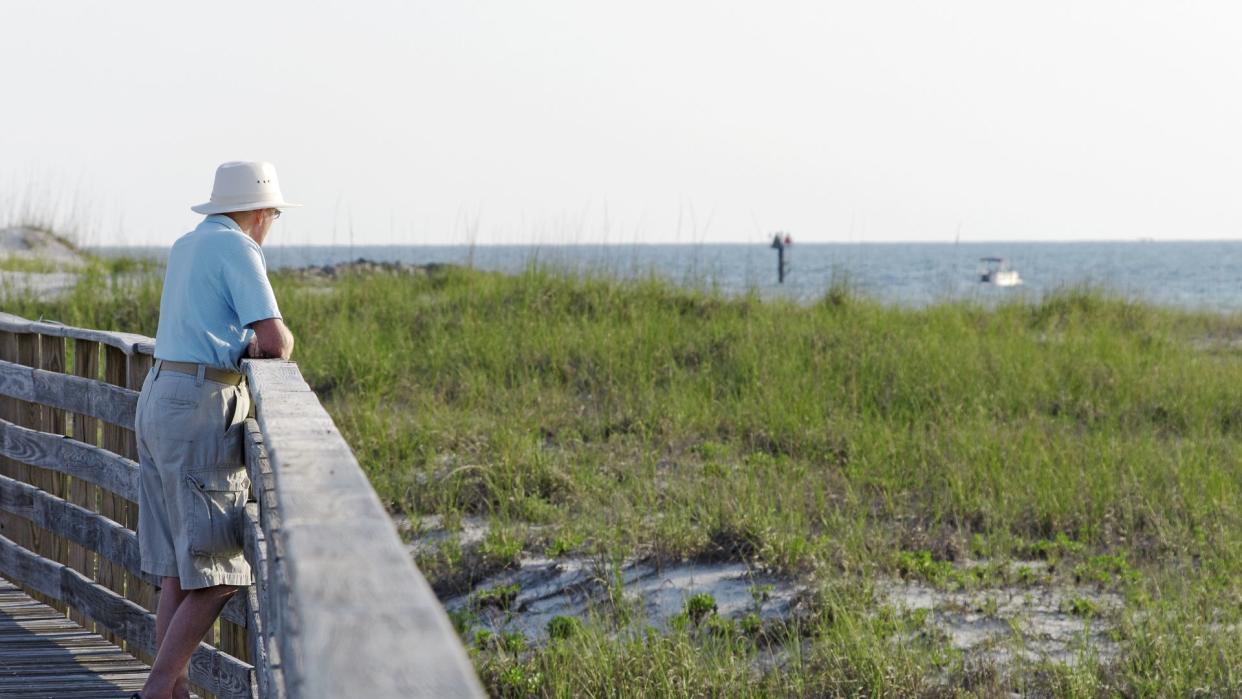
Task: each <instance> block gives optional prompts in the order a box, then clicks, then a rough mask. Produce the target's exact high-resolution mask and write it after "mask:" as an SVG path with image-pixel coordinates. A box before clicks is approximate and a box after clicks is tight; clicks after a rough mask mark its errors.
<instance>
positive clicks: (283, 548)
mask: <svg viewBox="0 0 1242 699" xmlns="http://www.w3.org/2000/svg"><path fill="white" fill-rule="evenodd" d="M243 370H244V372H245V374H246V376H247V378H248V380H249V383H250V394H251V397H252V398H253V399H254V402H255V414H256V418H257V427H258V429H259V431H260V432H261V435H262V443H261V444H254V446H253V447H252V448H250V449H247V451H248V453H250V454H258V455H259V456H260V460H261V459H262V456H263V455H265V456H266V458H267V460H268V461H270V471H271V473H272V474H273V475H274V479H273V480H274V482H273V483H271V485H272V486H273V487H272V488H271V489H270V490H269V493H272V494H274V496H275V502H274V503H267V504H274V505H275V507H274V508H269V509H274V510H275V512H274V513H273V514H275V515H276V516H275V517H269V518H267V519H266V520H263V518H260V519H261V520H262V521H261V525H262V532H261V534H262V537H263V541H264V543H265V548H266V552H265V553H266V555H265V559H266V560H265V564H266V567H267V569H268V570H267V573H268V578H269V585H268V590H267V593H268V599H267V600H264V599H263V597H260V600H259V609H260V610H261V611H266V610H267V609H271V608H273V607H275V608H276V609H278V610H280V614H279V615H272V616H271V618H268V617H267V616H266V615H265V616H264V618H263V619H262V620H261V623H263V626H264V627H265V628H267V629H269V630H270V633H271V634H273V636H274V637H275V640H276V644H275V646H276V650H278V652H279V656H280V659H281V670H282V674H283V682H284V685H285V690H286V691H287V692H288V694H289V696H297V697H307V698H312V699H318V698H320V697H322V698H324V699H328V698H329V697H331V698H335V697H341V696H365V697H394V698H395V697H481V696H484V695H483V690H482V687H481V686H480V685H479V683H478V679H477V678H476V677H475V674H474V670H473V668H472V667H471V665H470V661H469V659H468V658H467V656H466V653H465V651H464V649H463V648H462V646H461V643H460V641H459V640H458V636H457V633H456V632H455V631H454V630H453V627H452V625H451V624H450V623H449V620H448V617H447V616H446V615H445V613H444V610H443V607H442V606H441V605H440V602H439V600H438V599H437V598H436V596H435V594H434V593H433V592H432V591H431V587H430V586H429V585H428V584H427V581H426V580H425V579H424V578H423V576H422V574H421V573H419V572H418V569H417V568H415V566H414V562H413V560H412V559H411V558H410V555H409V553H408V552H407V551H406V550H405V547H404V546H402V544H401V540H400V538H399V537H398V535H397V530H396V527H395V526H394V525H393V523H392V519H391V518H390V517H389V516H388V513H387V512H386V511H385V510H384V507H383V505H382V504H381V503H380V500H379V497H378V496H377V495H376V494H375V491H374V490H373V489H372V488H371V484H370V483H369V482H368V481H367V479H366V476H365V475H364V474H363V472H362V469H361V467H359V465H358V461H357V460H356V459H355V458H354V454H353V452H352V451H351V450H350V448H349V445H348V444H346V443H345V440H344V438H343V437H341V434H340V432H339V431H338V430H337V428H336V425H335V424H333V422H332V419H331V418H330V417H329V416H328V413H327V411H325V410H324V409H323V406H322V405H320V403H319V399H318V398H317V397H316V396H315V394H314V392H313V391H311V389H310V387H309V386H307V384H306V381H305V380H303V378H302V375H301V372H299V371H298V370H297V367H296V365H295V364H292V363H290V362H280V361H275V360H247V361H244V362H243ZM248 434H249V435H251V440H248V441H252V442H253V441H254V440H253V435H254V431H253V429H252V430H250V431H248ZM255 466H258V468H255ZM255 466H252V469H253V470H252V474H253V475H252V481H255V482H256V483H258V482H261V479H263V478H264V476H265V474H264V473H263V466H262V464H261V463H260V464H257V465H255ZM264 485H266V484H264ZM259 504H260V510H262V509H263V506H264V504H265V500H264V498H263V497H260V499H259ZM257 534H258V533H256V536H257ZM272 580H274V581H275V582H276V584H275V585H272V584H270V581H272ZM273 650H274V649H273V648H271V647H269V648H268V652H269V653H271V652H272V651H273Z"/></svg>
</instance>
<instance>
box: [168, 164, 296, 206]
mask: <svg viewBox="0 0 1242 699" xmlns="http://www.w3.org/2000/svg"><path fill="white" fill-rule="evenodd" d="M293 206H301V204H291V203H289V202H287V201H285V198H284V197H283V196H281V194H280V184H279V183H278V182H277V181H276V166H274V165H272V164H271V163H267V162H263V161H258V162H252V163H251V162H237V161H235V162H230V163H225V164H223V165H221V166H220V167H218V168H216V182H215V185H213V186H212V188H211V201H209V202H207V203H206V204H199V205H198V206H191V207H190V210H191V211H193V212H195V213H199V214H227V213H230V212H233V211H253V210H255V209H286V208H289V207H293Z"/></svg>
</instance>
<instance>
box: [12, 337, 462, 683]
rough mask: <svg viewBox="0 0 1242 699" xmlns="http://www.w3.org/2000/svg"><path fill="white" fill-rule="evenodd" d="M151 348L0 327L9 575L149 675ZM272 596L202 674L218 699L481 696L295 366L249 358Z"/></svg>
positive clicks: (261, 559) (260, 599)
mask: <svg viewBox="0 0 1242 699" xmlns="http://www.w3.org/2000/svg"><path fill="white" fill-rule="evenodd" d="M154 350H155V345H154V341H153V340H151V339H150V338H147V337H143V336H140V335H132V334H127V333H116V332H102V331H96V330H90V329H83V328H72V327H67V326H63V325H59V324H56V323H48V322H34V321H29V320H26V319H23V318H19V317H16V316H13V315H9V314H6V313H0V574H2V575H4V576H5V577H7V578H8V579H9V580H11V581H12V582H14V583H16V584H18V585H20V586H22V587H23V588H24V589H25V590H26V591H27V592H28V593H30V594H31V595H33V596H35V597H36V598H37V599H40V600H42V601H44V602H47V603H48V604H51V605H53V606H54V607H56V608H57V609H60V610H62V611H64V612H65V613H67V614H68V615H69V616H70V617H71V618H73V619H74V620H76V621H78V622H79V623H82V624H83V625H85V626H87V627H88V628H94V629H95V630H96V631H98V632H99V633H101V634H103V635H104V636H105V637H107V638H109V639H111V640H113V641H114V642H115V643H117V644H119V645H122V647H124V648H126V649H127V650H129V652H131V653H132V654H134V655H135V656H138V657H140V658H143V659H145V660H147V661H148V662H149V661H150V659H151V656H152V655H153V654H154V651H155V618H154V614H153V612H154V610H155V608H156V603H157V600H158V590H157V589H156V584H157V583H158V580H156V579H154V578H152V577H151V576H149V575H147V574H145V573H143V572H142V571H141V569H140V567H139V556H138V539H137V535H136V534H135V528H136V525H137V522H138V505H137V501H138V464H137V463H136V461H137V449H136V444H135V440H134V432H133V428H134V411H135V407H136V405H137V400H138V390H139V389H140V388H141V386H142V382H143V380H144V379H145V377H146V374H147V372H148V370H149V369H150V368H151V366H152V364H153V362H154V359H153V354H154ZM243 364H244V367H243V369H244V372H245V374H246V376H247V380H248V382H249V385H250V392H251V397H252V399H253V400H254V404H255V417H254V418H252V419H249V420H247V424H246V445H245V451H246V465H247V467H248V469H249V471H250V476H251V482H252V495H253V498H252V502H250V503H248V504H247V507H246V517H245V520H246V522H245V551H246V558H247V559H248V560H249V561H250V563H251V566H252V567H253V569H254V572H255V579H256V584H255V585H252V586H251V587H249V588H247V590H246V591H245V592H246V594H244V595H242V594H239V595H235V596H234V597H233V599H232V600H231V601H230V602H229V604H228V605H227V606H226V607H225V610H224V612H223V614H222V615H221V620H220V622H219V623H218V624H217V626H216V628H215V629H214V630H213V631H212V632H211V633H210V634H209V635H208V638H207V639H206V640H205V641H204V643H203V644H202V645H200V647H199V649H198V650H197V652H196V653H195V654H194V657H193V659H192V661H191V664H190V680H191V682H192V683H193V684H195V685H196V686H197V687H198V688H199V691H200V692H201V693H203V694H204V695H205V696H214V697H218V698H219V699H233V698H240V697H246V698H251V699H253V698H254V697H261V698H262V699H268V698H269V697H272V698H284V697H292V698H302V697H307V698H318V697H325V698H327V697H344V696H360V697H386V698H387V697H391V698H394V699H395V698H397V697H402V698H404V697H423V696H426V697H454V696H466V697H478V696H483V691H482V689H481V687H480V686H479V683H478V680H477V678H476V677H475V675H474V671H473V669H472V668H471V666H470V663H469V660H468V658H467V657H466V654H465V651H464V650H463V648H462V646H461V643H460V641H459V639H458V637H457V634H456V633H455V632H454V630H453V628H452V626H451V624H450V623H449V621H448V619H447V617H446V616H445V614H444V611H443V609H442V608H441V606H440V604H439V602H438V600H437V599H436V597H435V595H434V594H433V593H432V591H431V589H430V587H429V586H428V585H427V583H426V581H425V580H424V579H423V577H422V575H421V574H420V573H419V572H418V570H417V569H416V568H415V567H414V564H413V562H412V561H411V559H410V556H409V555H408V553H407V552H406V550H405V548H404V547H403V546H402V544H401V542H400V540H399V538H398V536H397V533H396V529H395V528H394V526H393V524H392V522H391V520H390V519H389V517H388V515H387V513H386V512H385V510H384V508H383V506H382V504H381V503H380V501H379V498H378V497H377V496H376V494H375V491H374V490H372V489H371V487H370V484H369V483H368V482H367V480H366V477H365V476H364V475H363V473H362V470H361V469H360V468H359V466H358V462H357V460H356V459H355V458H354V455H353V452H351V451H350V449H349V446H348V445H347V444H346V443H345V441H344V439H342V437H341V435H340V433H339V432H338V431H337V429H336V426H335V425H334V424H333V422H332V419H331V418H330V417H329V416H328V414H327V412H325V411H324V409H323V406H322V405H320V403H319V401H318V399H317V398H316V397H315V394H314V393H313V392H312V391H311V389H310V387H309V386H307V384H306V382H305V381H304V380H303V378H302V375H301V372H300V371H299V370H298V368H297V365H296V364H293V363H291V362H282V361H277V360H261V361H258V360H247V361H245V362H243Z"/></svg>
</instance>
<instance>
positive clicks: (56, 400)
mask: <svg viewBox="0 0 1242 699" xmlns="http://www.w3.org/2000/svg"><path fill="white" fill-rule="evenodd" d="M0 393H3V394H5V395H7V396H10V397H12V398H17V399H20V400H26V401H31V402H34V403H38V404H40V405H46V406H51V407H53V408H60V409H62V410H68V411H70V412H73V413H78V414H80V415H89V416H91V417H93V418H97V419H99V420H103V421H104V422H108V423H111V424H113V425H119V426H121V427H125V428H128V429H131V430H132V429H133V428H134V408H136V407H137V405H138V392H137V391H131V390H129V389H127V388H122V387H120V386H111V385H108V384H106V383H102V382H100V381H97V380H92V379H87V378H82V377H78V376H70V375H68V374H60V373H57V372H54V371H44V370H42V369H31V368H30V367H23V366H22V365H20V364H16V363H14V362H6V361H0Z"/></svg>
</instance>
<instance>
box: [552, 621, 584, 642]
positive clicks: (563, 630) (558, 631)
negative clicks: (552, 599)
mask: <svg viewBox="0 0 1242 699" xmlns="http://www.w3.org/2000/svg"><path fill="white" fill-rule="evenodd" d="M547 628H548V637H549V638H552V639H554V640H557V641H565V640H568V639H571V638H573V637H574V636H577V635H578V633H579V632H580V631H582V622H581V621H580V620H579V619H578V617H573V616H554V617H552V618H551V619H550V620H549V621H548V627H547Z"/></svg>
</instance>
